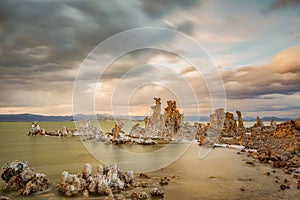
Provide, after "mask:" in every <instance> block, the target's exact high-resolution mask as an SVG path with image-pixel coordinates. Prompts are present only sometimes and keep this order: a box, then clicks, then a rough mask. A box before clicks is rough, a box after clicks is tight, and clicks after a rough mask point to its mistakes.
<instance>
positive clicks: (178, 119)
mask: <svg viewBox="0 0 300 200" xmlns="http://www.w3.org/2000/svg"><path fill="white" fill-rule="evenodd" d="M164 117H165V127H166V130H167V133H168V135H171V136H173V137H174V135H175V134H176V133H177V132H178V130H179V128H180V126H181V124H182V121H183V115H182V114H180V112H179V110H178V109H177V106H176V101H167V107H166V108H165V113H164Z"/></svg>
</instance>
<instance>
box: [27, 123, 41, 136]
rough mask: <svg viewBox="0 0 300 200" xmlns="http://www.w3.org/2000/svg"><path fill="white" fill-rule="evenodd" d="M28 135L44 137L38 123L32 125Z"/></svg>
mask: <svg viewBox="0 0 300 200" xmlns="http://www.w3.org/2000/svg"><path fill="white" fill-rule="evenodd" d="M28 135H42V131H41V128H40V125H39V124H38V123H37V122H36V121H35V122H32V123H31V125H30V128H29V131H28Z"/></svg>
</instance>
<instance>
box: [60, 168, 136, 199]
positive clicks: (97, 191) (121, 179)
mask: <svg viewBox="0 0 300 200" xmlns="http://www.w3.org/2000/svg"><path fill="white" fill-rule="evenodd" d="M133 181H134V174H133V171H128V172H126V173H124V172H121V171H120V169H119V167H118V166H117V164H114V165H109V166H107V167H102V165H101V164H100V165H99V166H98V169H97V172H96V174H95V175H94V176H92V166H91V165H90V164H86V165H85V166H84V168H83V170H82V173H81V174H78V175H75V174H70V173H69V172H67V171H64V172H62V174H61V179H60V184H59V192H60V193H62V194H64V195H65V196H68V197H70V196H76V195H78V194H82V195H84V196H89V195H90V194H94V195H106V196H108V198H110V199H113V192H119V191H122V190H124V189H125V188H130V187H132V186H133Z"/></svg>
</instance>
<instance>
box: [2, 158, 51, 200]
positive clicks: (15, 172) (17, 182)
mask: <svg viewBox="0 0 300 200" xmlns="http://www.w3.org/2000/svg"><path fill="white" fill-rule="evenodd" d="M1 178H2V179H3V180H4V181H5V185H4V190H14V191H18V193H19V194H21V195H24V196H29V195H31V194H33V193H36V192H42V191H46V190H47V189H48V186H49V183H48V178H47V176H46V175H45V174H41V173H37V172H35V169H34V168H32V167H28V164H27V162H21V161H17V160H16V161H12V162H9V163H6V164H5V165H4V166H3V167H2V174H1Z"/></svg>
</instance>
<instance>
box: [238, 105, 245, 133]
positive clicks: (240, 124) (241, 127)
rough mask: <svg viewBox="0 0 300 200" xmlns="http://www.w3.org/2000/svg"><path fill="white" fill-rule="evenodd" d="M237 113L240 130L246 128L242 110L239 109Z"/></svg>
mask: <svg viewBox="0 0 300 200" xmlns="http://www.w3.org/2000/svg"><path fill="white" fill-rule="evenodd" d="M236 114H237V116H238V130H244V129H245V126H244V122H243V118H242V113H241V111H239V110H237V111H236Z"/></svg>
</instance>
